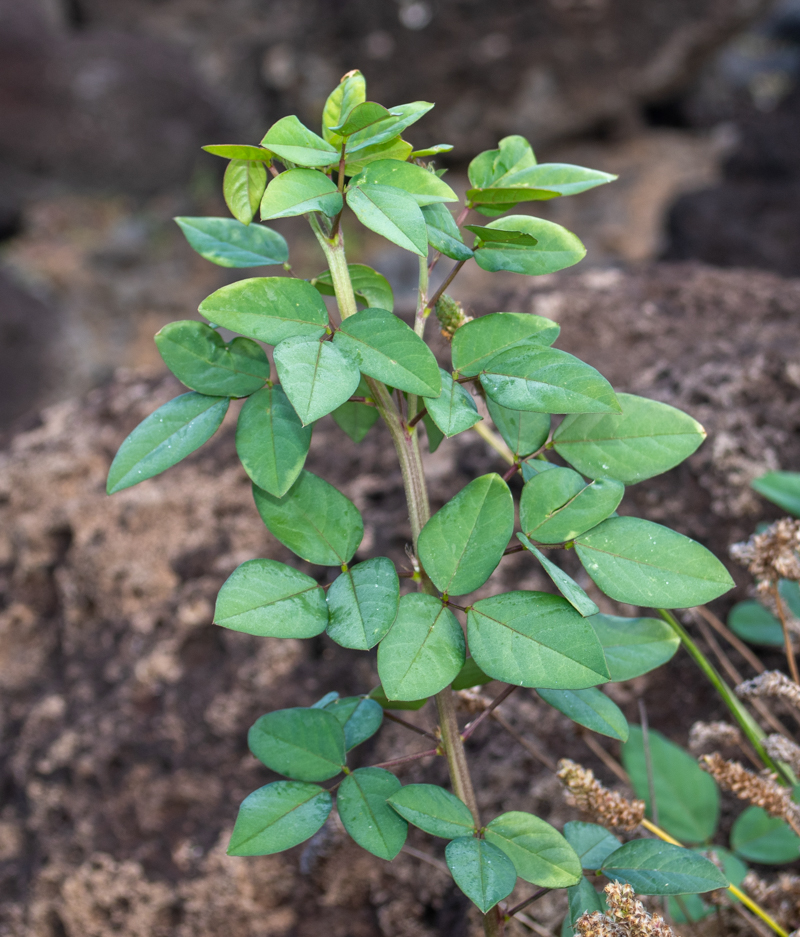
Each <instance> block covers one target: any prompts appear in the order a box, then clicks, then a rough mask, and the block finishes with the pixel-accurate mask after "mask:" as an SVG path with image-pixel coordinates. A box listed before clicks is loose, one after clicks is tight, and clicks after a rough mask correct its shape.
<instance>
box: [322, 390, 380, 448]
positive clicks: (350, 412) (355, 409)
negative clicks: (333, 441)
mask: <svg viewBox="0 0 800 937" xmlns="http://www.w3.org/2000/svg"><path fill="white" fill-rule="evenodd" d="M357 396H361V394H358V395H357ZM364 396H366V395H364ZM331 416H332V417H333V419H334V420H335V421H336V425H337V426H338V427H339V429H341V430H343V431H344V432H345V433H347V435H348V436H349V437H350V438H351V439H352V440H353V442H355V443H359V442H361V440H362V439H363V438H364V437H365V436H366V435H367V433H368V432H369V431H370V430H371V429H372V427H373V426H374V425H375V424H376V423H377V422H378V419H379V418H380V414H379V413H378V411H377V409H376V408H375V407H370V406H368V405H367V404H365V403H358V401H355V400H348V401H347V402H345V403H343V404H342V405H341V406H339V407H337V408H336V409H335V410H331Z"/></svg>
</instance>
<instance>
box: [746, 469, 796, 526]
mask: <svg viewBox="0 0 800 937" xmlns="http://www.w3.org/2000/svg"><path fill="white" fill-rule="evenodd" d="M750 487H751V488H753V489H754V490H755V491H757V492H758V493H759V494H760V495H762V496H763V497H765V498H766V499H767V501H771V502H772V503H773V504H777V505H778V507H780V508H783V510H784V511H788V512H789V513H790V514H794V516H795V517H800V472H767V474H766V475H762V476H761V478H756V479H755V480H754V481H752V482H750Z"/></svg>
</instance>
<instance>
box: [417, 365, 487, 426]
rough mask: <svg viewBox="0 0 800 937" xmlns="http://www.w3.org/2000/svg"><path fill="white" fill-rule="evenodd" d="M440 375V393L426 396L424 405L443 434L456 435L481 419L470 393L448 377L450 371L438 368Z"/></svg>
mask: <svg viewBox="0 0 800 937" xmlns="http://www.w3.org/2000/svg"><path fill="white" fill-rule="evenodd" d="M439 374H440V375H441V377H442V393H441V394H440V396H438V397H428V398H427V400H426V401H425V406H426V407H427V408H428V413H430V415H431V419H432V420H433V422H434V423H435V424H436V425H437V426H438V427H439V429H440V430H441V431H442V432H443V433H444V435H445V436H456V435H457V434H458V433H463V432H464V430H467V429H469V428H470V426H474V425H475V424H476V423H477V422H479V421H480V420H482V419H483V417H482V416H481V415H480V414H479V413H478V407H477V405H476V404H475V401H474V400H473V398H472V394H471V393H470V392H469V391H468V390H465V389H464V388H463V387H462V386H461V384H458V383H457V382H456V381H454V380H453V378H452V377H450V372H449V371H445V369H444V368H439Z"/></svg>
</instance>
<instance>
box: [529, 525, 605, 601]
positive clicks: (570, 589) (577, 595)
mask: <svg viewBox="0 0 800 937" xmlns="http://www.w3.org/2000/svg"><path fill="white" fill-rule="evenodd" d="M517 539H518V540H519V542H520V543H521V544H522V545H523V546H524V547H525V549H526V550H527V551H528V552H529V553H532V554H533V555H534V556H535V557H536V559H537V560H538V561H539V562H540V563H541V564H542V567H543V568H544V571H545V572H546V573H547V575H548V576H549V577H550V578H551V579H552V581H553V583H554V585H555V587H556V588H557V589H558V591H559V592H560V593H561V594H562V595H563V596H564V598H565V599H566V600H567V601H568V602H569V604H570V605H571V606H572V607H573V608H574V609H575V611H576V612H577V613H578V614H579V615H580V616H581V617H582V618H588V617H589V616H590V615H596V614H597V613H598V612H599V611H600V609H599V608H598V607H597V606H596V605H595V603H594V602H593V601H592V600H591V599H590V598H589V596H588V595H587V594H586V593H585V592H584V591H583V589H581V587H580V586H579V585H578V583H577V582H575V580H574V579H573V578H572V576H569V575H567V573H565V572H564V570H563V569H561V568H560V567H559V566H556V564H555V563H553V562H552V561H551V560H548V559H547V557H546V556H545V555H544V554H543V553H542V552H541V551H540V550H537V549H536V547H535V546H534V545H533V544H532V543H531V542H530V540H528V538H527V537H526V536H525V535H524V534H517Z"/></svg>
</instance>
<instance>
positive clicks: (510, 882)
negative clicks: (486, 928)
mask: <svg viewBox="0 0 800 937" xmlns="http://www.w3.org/2000/svg"><path fill="white" fill-rule="evenodd" d="M444 854H445V859H446V860H447V867H448V868H449V869H450V872H451V873H452V875H453V878H454V879H455V883H456V885H458V887H459V888H460V889H461V891H463V892H464V894H465V895H466V896H467V898H469V900H470V901H472V902H474V903H475V904H476V905H477V906H478V907H479V908H480V910H481V911H482V912H483V913H484V914H486V912H487V911H488V910H489V909H490V908H493V907H494V906H495V905H496V904H497V902H498V901H502V900H503V898H507V897H508V896H509V895H510V894H511V892H512V891H513V890H514V886H515V885H516V884H517V873H516V870H515V869H514V865H513V863H512V862H511V860H510V859H509V858H508V856H506V854H505V853H504V852H503V851H502V850H500V849H498V848H497V846H493V845H492V844H491V843H487V842H486V840H485V839H473V838H472V837H471V836H462V837H460V838H459V839H454V840H453V841H452V842H450V843H448V844H447V849H445V853H444Z"/></svg>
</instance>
